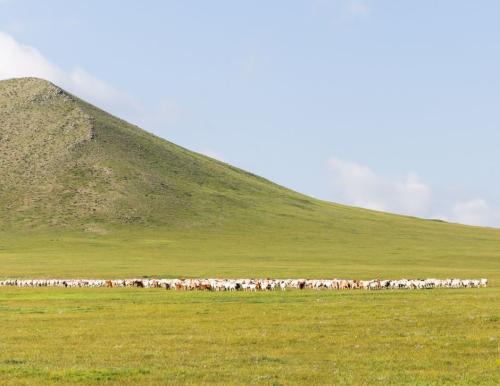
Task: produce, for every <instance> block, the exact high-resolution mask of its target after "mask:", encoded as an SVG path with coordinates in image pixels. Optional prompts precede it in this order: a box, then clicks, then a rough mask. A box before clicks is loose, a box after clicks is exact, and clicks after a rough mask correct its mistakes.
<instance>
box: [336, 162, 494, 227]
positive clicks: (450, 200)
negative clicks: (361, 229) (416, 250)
mask: <svg viewBox="0 0 500 386" xmlns="http://www.w3.org/2000/svg"><path fill="white" fill-rule="evenodd" d="M328 165H329V168H330V171H331V175H332V190H333V200H334V201H338V202H342V203H345V204H349V205H354V206H359V207H362V208H367V209H374V210H380V211H384V212H392V213H399V214H406V215H412V216H418V217H424V218H438V219H442V220H445V221H450V222H458V223H461V224H468V225H481V226H500V208H499V207H493V206H491V205H490V204H488V202H487V201H486V200H484V199H481V198H479V199H474V200H463V199H462V198H461V197H453V196H451V197H450V193H447V194H445V195H443V194H439V193H436V192H435V191H434V190H433V189H431V187H430V186H429V185H427V184H425V183H424V182H422V181H421V180H420V178H419V177H418V176H417V175H416V174H415V173H408V174H406V175H404V176H402V177H399V178H387V177H384V176H381V175H379V174H377V173H375V172H374V171H373V170H372V169H370V168H369V167H367V166H364V165H360V164H358V163H355V162H351V161H346V160H342V159H339V158H335V157H333V158H331V159H330V160H329V161H328ZM436 213H438V214H436Z"/></svg>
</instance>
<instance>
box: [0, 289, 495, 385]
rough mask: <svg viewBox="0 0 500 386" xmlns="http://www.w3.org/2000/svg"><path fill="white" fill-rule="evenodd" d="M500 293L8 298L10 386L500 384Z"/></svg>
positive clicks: (0, 374)
mask: <svg viewBox="0 0 500 386" xmlns="http://www.w3.org/2000/svg"><path fill="white" fill-rule="evenodd" d="M499 294H500V289H499V288H498V287H493V288H482V289H457V290H446V289H436V290H432V291H377V292H369V291H353V292H336V291H334V292H331V291H297V290H292V291H288V292H280V291H276V292H265V293H264V292H259V293H250V292H184V291H171V292H168V293H166V292H164V291H158V290H154V289H134V288H115V289H109V288H95V289H89V288H87V289H85V288H84V289H77V288H72V289H61V288H42V289H33V288H2V289H0V330H1V331H2V334H1V336H0V383H2V384H12V385H14V384H15V385H20V384H29V385H33V384H53V383H59V384H72V385H73V384H85V383H92V382H98V381H100V382H103V383H109V384H115V383H116V384H134V385H136V384H167V383H183V384H200V383H205V384H207V383H212V384H257V383H258V384H367V383H369V384H384V385H386V384H403V383H404V384H414V385H415V384H440V385H441V384H450V385H451V384H453V385H460V384H463V385H465V384H491V385H494V384H498V380H499V378H498V376H499V367H498V359H499V352H498V347H499V346H498V339H499V336H498V332H499V330H500V310H499V307H498V299H499Z"/></svg>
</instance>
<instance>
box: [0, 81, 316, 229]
mask: <svg viewBox="0 0 500 386" xmlns="http://www.w3.org/2000/svg"><path fill="white" fill-rule="evenodd" d="M0 181H2V183H1V185H0V218H1V220H0V226H3V227H14V228H17V227H23V228H24V227H30V228H31V227H40V226H42V227H43V226H62V227H86V226H88V225H89V224H101V225H104V224H148V225H161V226H168V227H193V226H207V225H218V224H223V223H225V222H227V221H228V220H230V221H234V219H235V218H246V219H247V220H248V219H249V218H251V219H253V220H252V221H266V219H269V218H270V217H272V216H276V215H278V216H279V215H283V214H285V213H290V209H293V210H292V212H293V213H296V212H297V210H306V211H307V210H308V209H310V207H311V206H316V205H318V203H315V202H314V200H312V199H311V200H310V199H309V198H307V197H305V196H302V195H300V194H297V193H295V192H292V191H290V190H288V189H285V188H283V187H280V186H278V185H276V184H273V183H271V182H269V181H267V180H265V179H263V178H260V177H257V176H255V175H252V174H250V173H247V172H244V171H242V170H240V169H237V168H235V167H232V166H230V165H227V164H224V163H222V162H219V161H217V160H214V159H211V158H208V157H205V156H203V155H200V154H197V153H194V152H191V151H189V150H186V149H184V148H182V147H179V146H177V145H175V144H173V143H170V142H168V141H166V140H163V139H161V138H159V137H156V136H154V135H152V134H150V133H148V132H146V131H144V130H142V129H140V128H138V127H136V126H134V125H131V124H129V123H127V122H125V121H123V120H121V119H118V118H116V117H114V116H112V115H110V114H107V113H105V112H104V111H102V110H100V109H98V108H96V107H94V106H92V105H90V104H88V103H86V102H84V101H82V100H80V99H79V98H77V97H75V96H73V95H71V94H69V93H68V92H66V91H64V90H62V89H61V88H59V87H57V86H56V85H54V84H52V83H50V82H48V81H45V80H41V79H37V78H20V79H11V80H5V81H0Z"/></svg>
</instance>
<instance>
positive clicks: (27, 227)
mask: <svg viewBox="0 0 500 386" xmlns="http://www.w3.org/2000/svg"><path fill="white" fill-rule="evenodd" d="M0 181H1V182H2V183H1V184H0V259H1V260H2V268H3V270H4V271H3V272H4V273H3V274H0V275H17V276H19V275H24V274H28V273H29V274H31V275H33V274H39V275H46V276H50V275H51V274H55V273H57V274H65V275H82V274H83V273H85V272H88V273H90V274H93V275H109V274H112V273H114V274H115V275H119V274H120V273H123V274H127V275H132V274H164V275H170V274H172V275H173V274H191V275H203V274H218V273H224V272H225V273H226V274H229V275H233V274H234V275H237V274H238V275H239V274H244V273H246V274H250V275H251V274H252V273H262V274H271V273H274V275H277V274H295V275H297V274H299V273H304V274H306V273H309V274H316V275H318V274H322V273H323V274H332V275H333V274H335V273H343V274H346V275H347V274H352V273H354V274H357V273H361V274H367V275H368V274H370V275H373V274H377V275H379V273H380V274H381V275H382V276H383V273H384V272H387V273H390V272H394V274H396V273H398V274H399V273H401V274H404V273H407V274H408V276H415V274H416V273H418V274H422V275H424V274H432V273H436V274H438V273H443V272H447V271H449V270H450V269H451V268H450V266H451V265H453V269H455V271H456V272H457V273H460V272H462V273H464V272H465V273H467V272H474V270H475V269H478V270H479V269H482V271H481V272H489V271H495V272H496V271H498V254H499V252H500V248H499V246H500V231H499V230H496V229H481V228H474V227H466V226H461V225H454V224H447V223H442V222H435V221H429V220H420V219H415V218H409V217H404V216H396V215H391V214H386V213H379V212H373V211H369V210H364V209H359V208H352V207H347V206H343V205H336V204H331V203H327V202H323V201H319V200H315V199H312V198H309V197H306V196H304V195H301V194H298V193H296V192H293V191H291V190H288V189H285V188H283V187H280V186H278V185H276V184H273V183H272V182H269V181H267V180H265V179H263V178H260V177H257V176H255V175H252V174H250V173H247V172H244V171H242V170H240V169H237V168H234V167H232V166H230V165H227V164H224V163H221V162H219V161H216V160H213V159H210V158H208V157H205V156H202V155H200V154H196V153H194V152H191V151H188V150H186V149H184V148H181V147H179V146H176V145H175V144H172V143H170V142H168V141H165V140H163V139H160V138H158V137H156V136H154V135H152V134H149V133H147V132H145V131H143V130H141V129H140V128H138V127H136V126H133V125H130V124H128V123H127V122H124V121H122V120H120V119H118V118H115V117H113V116H111V115H109V114H107V113H105V112H103V111H101V110H99V109H97V108H96V107H94V106H91V105H89V104H87V103H85V102H84V101H81V100H80V99H78V98H76V97H74V96H72V95H70V94H68V93H67V92H65V91H63V90H61V89H60V88H58V87H57V86H55V85H53V84H51V83H49V82H46V81H43V80H40V79H35V78H23V79H12V80H7V81H1V82H0ZM82 231H84V232H83V233H82ZM457 270H458V271H457ZM379 276H380V275H379Z"/></svg>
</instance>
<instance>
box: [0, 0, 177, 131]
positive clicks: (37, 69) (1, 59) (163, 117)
mask: <svg viewBox="0 0 500 386" xmlns="http://www.w3.org/2000/svg"><path fill="white" fill-rule="evenodd" d="M0 1H1V0H0ZM26 76H33V77H38V78H43V79H46V80H49V81H51V82H53V83H55V84H57V85H58V86H60V87H62V88H64V89H66V90H68V91H69V92H71V93H74V94H75V95H77V96H79V97H81V98H83V99H85V100H87V101H89V102H91V103H94V104H96V105H98V106H99V107H101V108H103V109H105V110H107V111H110V112H112V113H113V114H116V115H119V116H120V117H122V118H125V119H129V120H132V121H134V122H136V123H140V124H143V123H148V124H149V125H151V124H160V122H161V123H164V122H166V121H171V120H174V119H177V118H178V116H179V110H180V108H179V106H177V105H176V104H175V103H174V102H172V101H168V102H167V101H160V102H159V103H158V104H157V106H154V107H152V108H150V107H145V106H144V105H143V104H141V103H139V102H138V101H137V100H135V99H134V98H133V97H132V96H130V95H128V94H127V93H126V92H124V91H122V90H119V89H118V88H116V87H113V86H112V85H110V84H109V83H107V82H105V81H103V80H101V79H99V78H96V77H95V76H93V75H91V74H89V73H88V72H87V71H85V70H84V69H83V68H81V67H78V66H75V67H74V68H72V69H71V70H68V71H66V70H63V69H61V68H60V67H58V66H57V65H55V64H54V63H52V62H50V61H49V60H48V59H47V58H45V56H43V55H42V53H40V51H38V50H37V49H36V48H34V47H32V46H29V45H25V44H22V43H20V42H18V41H17V40H16V39H14V38H13V37H12V36H11V35H9V34H7V33H5V32H2V31H0V79H8V78H18V77H26ZM150 127H151V126H150Z"/></svg>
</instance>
